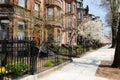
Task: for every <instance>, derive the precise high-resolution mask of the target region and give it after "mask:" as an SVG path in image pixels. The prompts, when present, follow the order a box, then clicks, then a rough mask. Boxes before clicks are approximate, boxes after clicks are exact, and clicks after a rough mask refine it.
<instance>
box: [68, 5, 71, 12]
mask: <svg viewBox="0 0 120 80" xmlns="http://www.w3.org/2000/svg"><path fill="white" fill-rule="evenodd" d="M71 11H72V5H71V4H68V12H71Z"/></svg>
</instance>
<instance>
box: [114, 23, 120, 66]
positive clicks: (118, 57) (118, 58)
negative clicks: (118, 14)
mask: <svg viewBox="0 0 120 80" xmlns="http://www.w3.org/2000/svg"><path fill="white" fill-rule="evenodd" d="M116 43H117V44H116V49H115V55H114V61H113V64H112V67H113V68H120V21H119V26H118V33H117V42H116Z"/></svg>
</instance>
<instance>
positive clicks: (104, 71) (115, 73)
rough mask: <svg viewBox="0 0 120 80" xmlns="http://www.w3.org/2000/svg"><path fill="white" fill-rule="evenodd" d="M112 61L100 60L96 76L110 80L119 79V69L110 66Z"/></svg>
mask: <svg viewBox="0 0 120 80" xmlns="http://www.w3.org/2000/svg"><path fill="white" fill-rule="evenodd" d="M111 64H112V61H102V62H101V64H100V65H99V67H98V69H97V72H96V76H100V77H105V78H108V79H112V80H119V79H120V69H119V68H112V67H111Z"/></svg>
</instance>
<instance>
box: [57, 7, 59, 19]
mask: <svg viewBox="0 0 120 80" xmlns="http://www.w3.org/2000/svg"><path fill="white" fill-rule="evenodd" d="M57 20H58V21H60V9H58V11H57Z"/></svg>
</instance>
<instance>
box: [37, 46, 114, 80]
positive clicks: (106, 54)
mask: <svg viewBox="0 0 120 80" xmlns="http://www.w3.org/2000/svg"><path fill="white" fill-rule="evenodd" d="M108 47H109V46H105V47H103V48H100V49H98V50H97V51H94V52H91V53H89V54H87V55H85V56H83V57H81V58H74V59H73V62H72V63H69V64H67V65H65V66H64V67H62V68H60V69H58V70H56V71H55V72H52V73H51V74H49V75H45V76H43V77H41V78H39V79H38V80H108V79H106V78H101V77H97V76H95V74H96V70H97V68H98V66H99V64H100V62H101V61H110V60H112V57H113V55H114V49H108Z"/></svg>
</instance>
